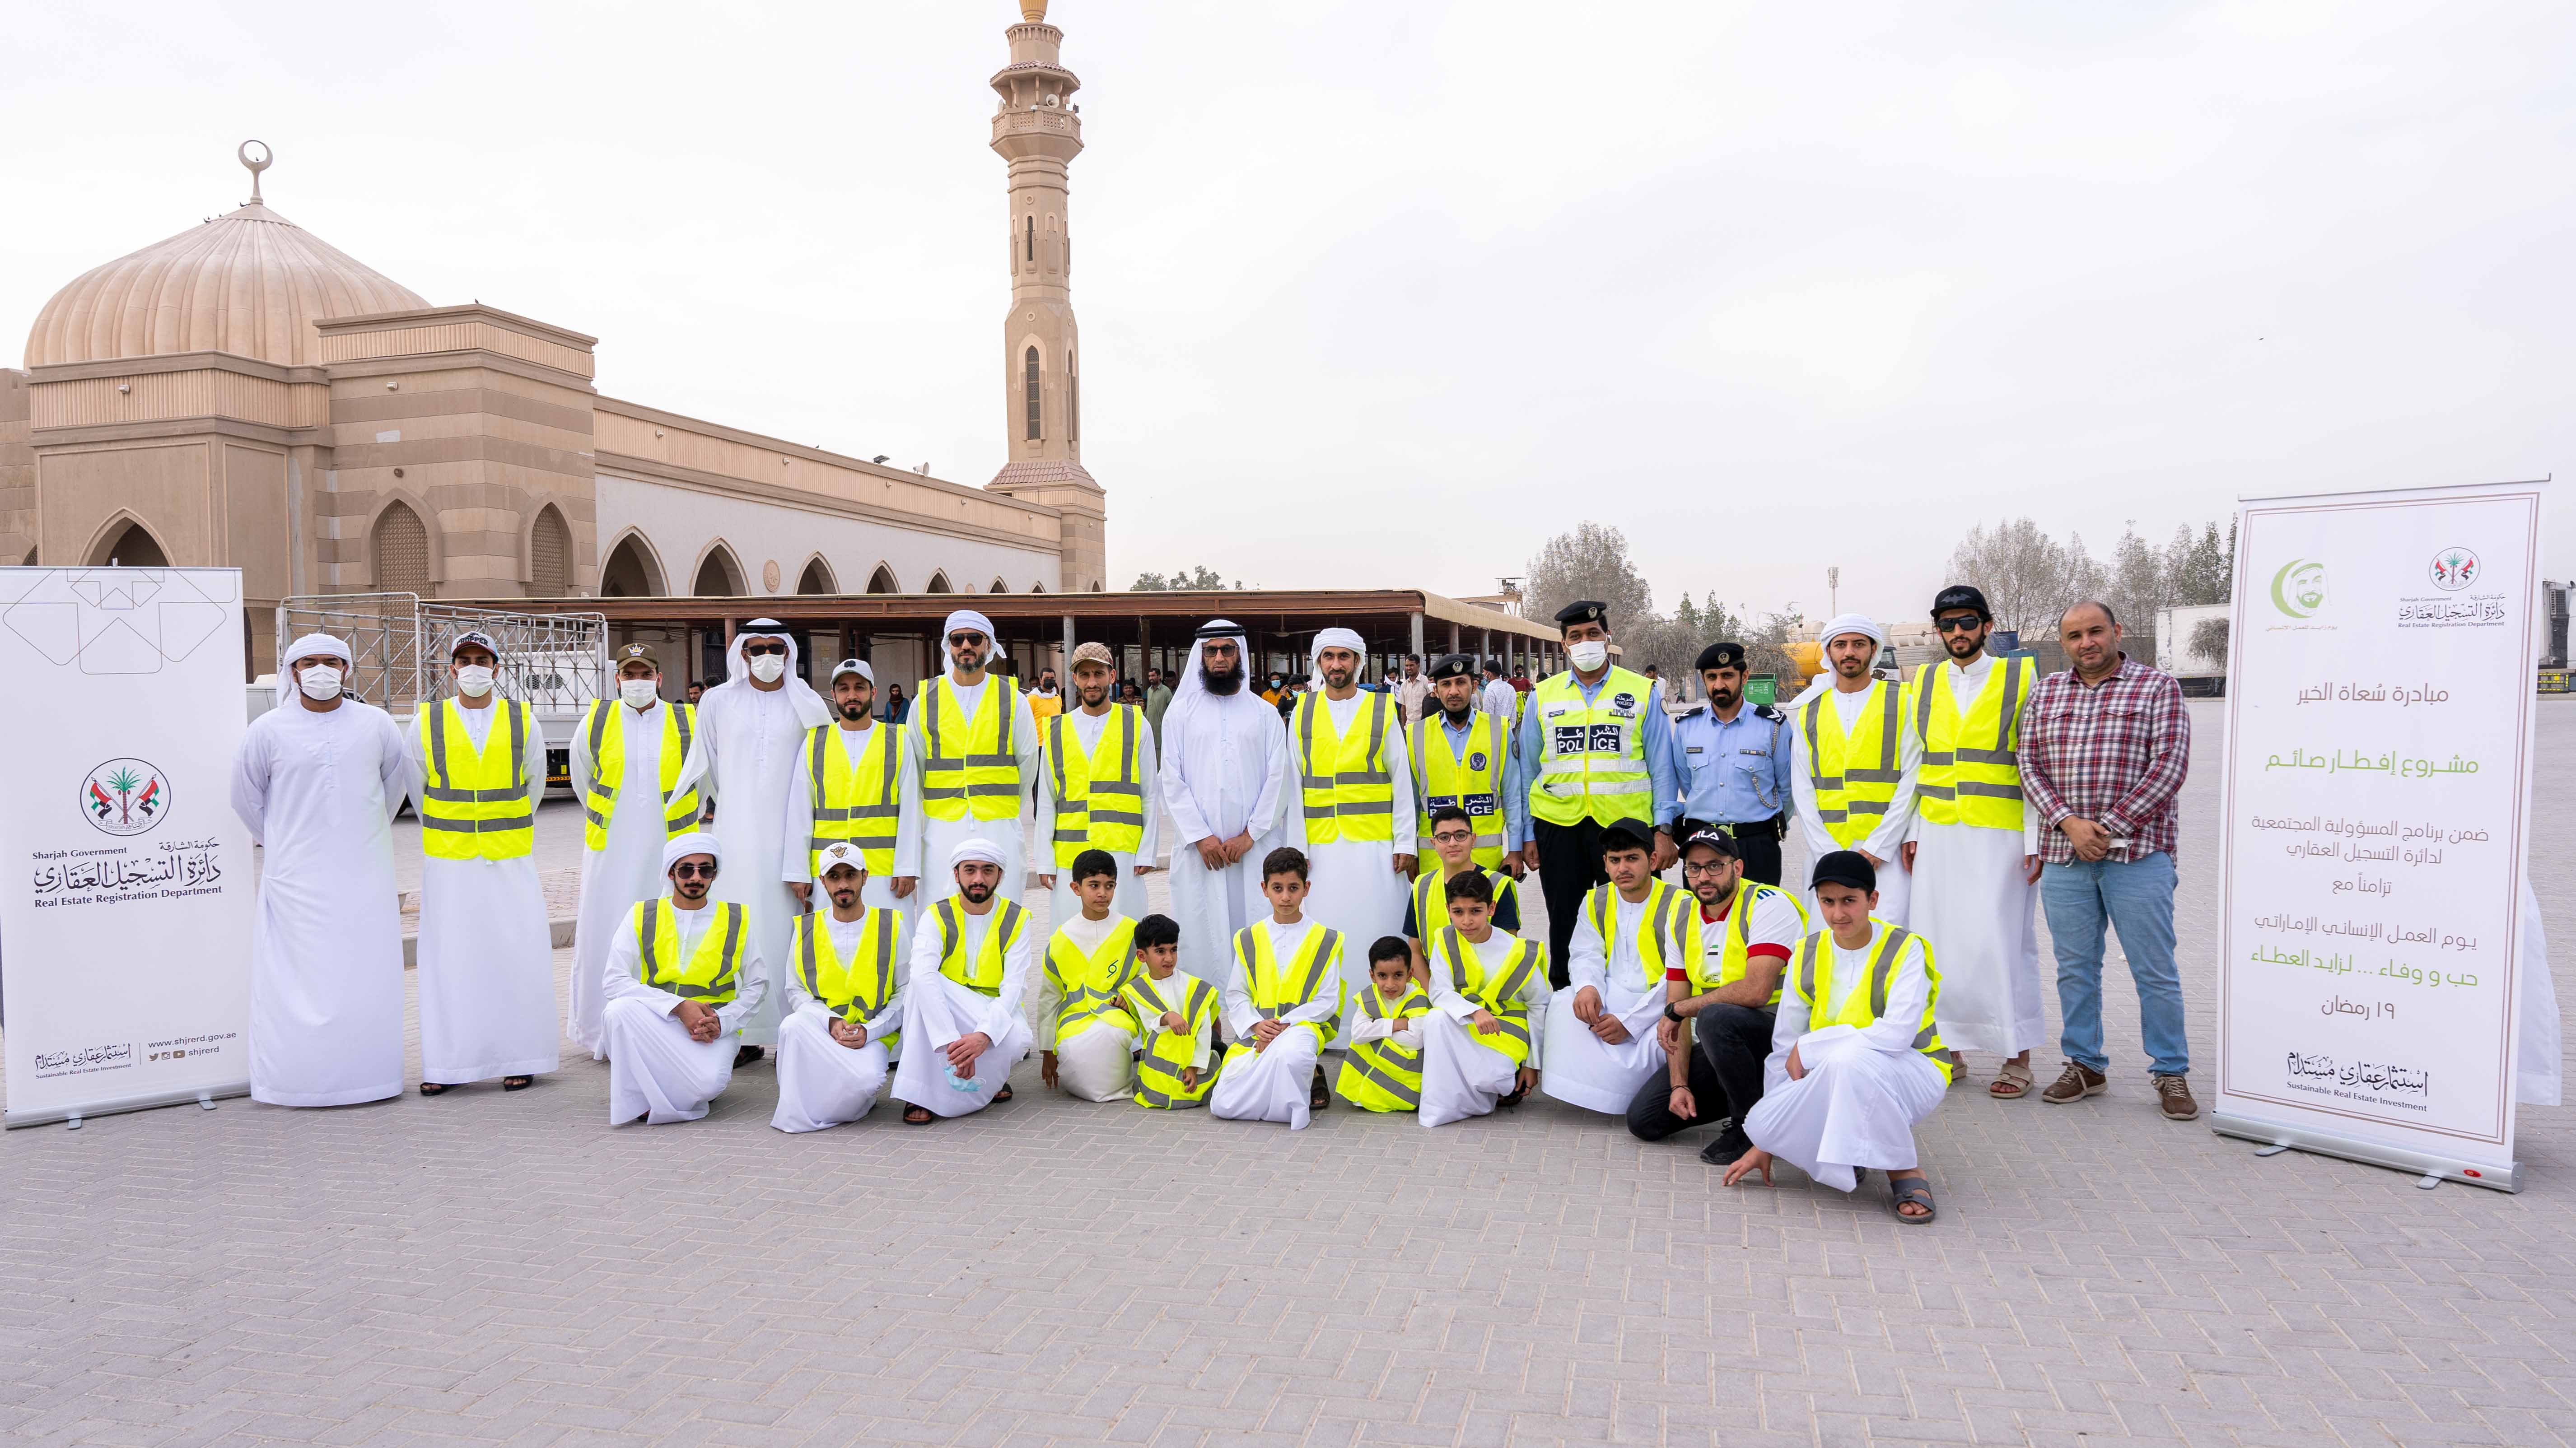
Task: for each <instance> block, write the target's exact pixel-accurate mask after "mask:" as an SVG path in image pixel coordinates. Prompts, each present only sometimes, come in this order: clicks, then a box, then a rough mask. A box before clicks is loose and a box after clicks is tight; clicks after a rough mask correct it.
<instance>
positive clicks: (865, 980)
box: [769, 840, 910, 1131]
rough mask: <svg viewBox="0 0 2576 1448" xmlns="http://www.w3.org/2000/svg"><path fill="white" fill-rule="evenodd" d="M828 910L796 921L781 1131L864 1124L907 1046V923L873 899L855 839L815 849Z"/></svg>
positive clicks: (788, 977) (781, 1072)
mask: <svg viewBox="0 0 2576 1448" xmlns="http://www.w3.org/2000/svg"><path fill="white" fill-rule="evenodd" d="M814 858H815V862H816V864H817V866H818V873H819V874H820V876H821V879H820V880H819V881H817V882H816V883H818V884H820V885H821V886H822V887H823V895H824V898H825V902H826V904H825V908H823V909H820V910H815V911H813V912H811V913H809V914H805V915H800V916H798V917H797V919H796V930H795V934H794V936H793V938H792V939H791V940H790V942H789V944H788V950H789V955H788V958H787V968H786V969H785V970H782V971H780V972H779V974H780V976H781V977H782V978H783V979H784V980H785V981H786V984H787V1011H786V1014H785V1015H783V1016H781V1017H780V1018H779V1021H778V1110H777V1112H776V1113H775V1114H774V1115H772V1116H771V1117H770V1118H769V1124H770V1125H772V1126H774V1127H776V1128H778V1129H779V1130H780V1131H821V1130H824V1129H825V1128H827V1127H834V1126H839V1125H841V1124H842V1123H843V1122H849V1121H856V1120H858V1119H859V1118H860V1117H862V1116H865V1115H867V1114H868V1109H869V1108H870V1107H872V1106H874V1105H876V1103H877V1093H878V1092H879V1091H881V1090H883V1089H885V1083H886V1076H887V1075H888V1074H889V1073H890V1072H891V1071H892V1070H893V1066H892V1061H893V1054H892V1053H893V1052H894V1051H896V1050H898V1049H900V1047H901V1045H902V1034H903V1033H902V1030H901V1027H902V1025H903V977H904V966H905V962H904V955H903V951H904V947H905V946H906V945H907V944H909V943H910V942H909V941H908V940H907V939H906V936H905V929H906V919H905V916H904V912H902V911H900V910H892V909H885V908H880V907H876V906H871V905H869V904H868V903H867V901H866V899H865V898H864V897H865V888H864V887H865V886H866V883H867V877H868V861H867V855H866V853H865V852H864V851H863V850H861V849H860V848H859V847H858V846H857V845H854V844H852V843H850V842H849V841H848V840H834V841H832V842H831V843H829V844H827V845H825V846H823V847H822V848H821V849H819V850H816V851H815V852H814Z"/></svg>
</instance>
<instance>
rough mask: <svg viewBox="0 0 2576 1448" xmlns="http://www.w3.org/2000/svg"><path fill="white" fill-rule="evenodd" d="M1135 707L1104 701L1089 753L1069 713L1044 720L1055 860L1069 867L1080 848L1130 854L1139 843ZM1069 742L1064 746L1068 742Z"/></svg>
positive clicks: (1141, 811)
mask: <svg viewBox="0 0 2576 1448" xmlns="http://www.w3.org/2000/svg"><path fill="white" fill-rule="evenodd" d="M1136 717H1137V711H1136V707H1135V706H1134V705H1132V704H1114V705H1112V706H1110V711H1109V717H1108V720H1107V721H1106V727H1104V728H1103V729H1102V730H1101V731H1100V744H1099V746H1098V747H1097V748H1095V749H1093V750H1092V751H1091V752H1089V753H1087V754H1086V753H1084V752H1083V749H1082V735H1081V733H1080V732H1079V731H1077V730H1076V729H1074V728H1073V727H1072V724H1073V716H1072V715H1070V714H1058V715H1056V716H1055V717H1054V718H1051V719H1049V720H1047V721H1046V735H1047V761H1048V764H1049V767H1051V768H1052V769H1053V770H1054V771H1055V863H1056V867H1057V868H1058V869H1071V868H1072V867H1073V857H1074V856H1076V855H1079V854H1081V853H1082V852H1083V851H1084V850H1107V851H1109V852H1110V853H1112V854H1125V855H1132V854H1134V853H1136V848H1137V846H1139V845H1142V844H1143V843H1144V842H1145V786H1144V784H1143V782H1142V776H1141V775H1140V774H1138V772H1137V757H1136V733H1137V731H1136ZM1068 746H1070V747H1068Z"/></svg>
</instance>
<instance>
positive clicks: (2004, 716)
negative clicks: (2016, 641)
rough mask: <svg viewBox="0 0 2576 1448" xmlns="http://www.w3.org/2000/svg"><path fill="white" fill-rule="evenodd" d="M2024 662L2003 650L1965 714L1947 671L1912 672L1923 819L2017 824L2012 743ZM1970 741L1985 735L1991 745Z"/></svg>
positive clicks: (2017, 760)
mask: <svg viewBox="0 0 2576 1448" xmlns="http://www.w3.org/2000/svg"><path fill="white" fill-rule="evenodd" d="M2022 663H2023V660H2022V658H2021V656H2020V655H2018V654H2008V655H2006V656H2005V657H2003V658H2002V659H2000V660H1998V661H1997V663H1996V666H1994V667H1990V668H1988V669H1987V670H1986V686H1985V687H1984V688H1983V689H1980V690H1978V691H1977V697H1976V698H1975V699H1974V700H1972V701H1971V702H1970V703H1969V705H1968V712H1967V713H1966V714H1965V715H1964V716H1963V715H1961V714H1960V712H1959V710H1958V708H1957V705H1956V702H1955V700H1956V696H1954V695H1953V694H1952V693H1951V692H1950V682H1951V681H1950V670H1949V669H1947V668H1945V667H1943V666H1942V665H1940V664H1938V663H1930V664H1925V665H1924V666H1923V667H1922V669H1921V670H1919V671H1918V672H1917V673H1916V674H1915V676H1914V733H1915V737H1916V738H1918V739H1920V740H1922V741H1923V767H1922V769H1921V771H1920V772H1919V773H1917V774H1916V776H1915V784H1914V794H1915V798H1916V800H1917V801H1918V803H1917V805H1916V808H1918V809H1920V810H1921V811H1922V812H1923V821H1924V823H1926V824H1935V825H1954V824H1968V825H1975V826H1977V827H1978V828H1980V829H1990V830H2018V829H2020V828H2021V810H2022V799H2021V752H2020V750H2019V748H2018V747H2017V746H2018V744H2019V742H2020V738H2021V706H2022V704H2023V702H2024V701H2026V700H2027V699H2028V698H2029V697H2030V690H2029V689H2028V688H2026V687H2024V686H2023V684H2022V677H2023V670H2022ZM1997 675H2001V676H2002V677H2001V679H2000V680H1998V678H1997V677H1996V676H1997ZM1998 683H2000V685H2001V687H1997V685H1998ZM1935 695H1938V696H1939V697H1938V698H1937V699H1936V698H1935V697H1934V696H1935ZM1968 740H1977V741H1980V742H1981V743H1982V742H1984V741H1989V740H1990V741H1992V744H1993V747H1992V748H1978V747H1975V746H1973V745H1970V744H1968V743H1966V742H1965V741H1968Z"/></svg>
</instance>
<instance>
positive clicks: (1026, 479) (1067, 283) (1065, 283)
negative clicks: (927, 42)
mask: <svg viewBox="0 0 2576 1448" xmlns="http://www.w3.org/2000/svg"><path fill="white" fill-rule="evenodd" d="M1046 10H1047V0H1020V15H1021V17H1022V19H1021V23H1020V24H1017V25H1014V26H1012V27H1011V28H1010V29H1009V30H1008V31H1006V32H1004V33H1005V34H1006V35H1007V36H1008V37H1009V38H1010V42H1011V63H1010V64H1008V65H1006V66H1004V67H1002V68H1001V69H1000V70H999V71H997V72H995V73H994V75H993V90H994V93H995V94H997V95H999V96H1000V97H1001V105H1000V106H999V107H998V108H997V109H996V110H995V111H994V112H993V149H994V150H995V151H996V152H999V153H1000V155H1001V157H1002V159H1003V160H1004V161H1006V162H1008V163H1009V164H1010V182H1011V210H1010V236H1009V241H1010V265H1011V310H1010V311H1009V313H1008V314H1006V315H1005V316H1004V317H1003V318H1002V421H1003V434H1002V435H1003V438H1004V440H1005V441H1004V446H1005V448H1006V449H1007V451H1006V452H1005V453H1004V454H1003V458H1004V461H1003V463H1002V470H1001V471H1000V472H998V473H995V474H994V475H993V481H991V482H989V483H987V484H985V485H984V486H985V487H987V488H989V489H991V490H992V491H994V492H997V493H1007V494H1009V495H1011V496H1012V497H1015V498H1024V499H1027V500H1028V501H1030V502H1033V503H1043V504H1045V505H1046V506H1048V507H1051V508H1055V509H1058V510H1059V511H1061V512H1062V513H1063V514H1064V535H1063V545H1062V546H1063V557H1064V570H1063V580H1064V581H1063V584H1062V587H1063V588H1064V589H1066V590H1070V591H1075V592H1090V591H1092V590H1095V589H1100V588H1104V587H1106V586H1107V582H1108V580H1107V578H1106V577H1105V575H1106V573H1107V571H1108V565H1109V558H1108V545H1107V542H1106V533H1107V523H1108V511H1109V510H1108V507H1107V504H1106V501H1105V496H1106V495H1105V494H1104V493H1103V492H1102V490H1101V487H1100V485H1099V484H1098V483H1095V482H1093V481H1092V480H1091V474H1090V473H1089V472H1087V471H1085V470H1084V468H1083V466H1082V337H1081V334H1080V332H1079V331H1077V330H1076V329H1075V327H1074V322H1073V287H1072V272H1073V232H1072V216H1073V213H1072V209H1071V208H1070V207H1069V206H1068V205H1067V197H1068V193H1067V189H1066V183H1065V168H1066V167H1067V166H1068V165H1069V164H1071V162H1072V161H1073V158H1074V157H1075V156H1078V155H1080V154H1081V153H1082V117H1081V115H1080V114H1079V113H1077V112H1076V110H1075V109H1074V105H1073V93H1074V92H1075V91H1076V90H1078V89H1080V88H1081V85H1082V82H1081V81H1080V80H1078V79H1076V78H1075V76H1074V74H1073V72H1072V71H1069V70H1066V69H1065V68H1064V67H1063V66H1062V65H1060V64H1058V63H1057V59H1056V49H1057V47H1058V46H1060V45H1062V44H1063V43H1064V32H1063V31H1061V30H1058V29H1056V28H1055V27H1054V26H1052V25H1049V24H1047V23H1046Z"/></svg>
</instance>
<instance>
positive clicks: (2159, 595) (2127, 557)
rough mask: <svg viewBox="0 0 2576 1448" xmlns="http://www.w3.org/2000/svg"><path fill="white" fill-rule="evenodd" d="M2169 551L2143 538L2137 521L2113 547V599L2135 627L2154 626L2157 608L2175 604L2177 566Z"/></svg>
mask: <svg viewBox="0 0 2576 1448" xmlns="http://www.w3.org/2000/svg"><path fill="white" fill-rule="evenodd" d="M2168 551H2169V550H2167V549H2162V548H2158V547H2156V546H2154V545H2153V544H2151V543H2149V542H2148V541H2147V540H2146V539H2144V538H2141V537H2139V536H2138V528H2137V524H2135V523H2134V522H2133V523H2131V524H2130V525H2129V526H2128V527H2127V528H2126V529H2125V530H2123V531H2122V532H2121V534H2120V541H2119V542H2118V543H2117V544H2116V545H2114V546H2113V547H2112V549H2111V569H2110V575H2111V576H2110V580H2109V587H2108V590H2107V592H2108V593H2109V602H2110V604H2111V607H2112V608H2113V609H2115V610H2117V611H2118V613H2119V615H2120V617H2121V618H2122V619H2124V620H2127V621H2128V623H2129V626H2130V627H2131V628H2134V629H2140V630H2145V629H2152V628H2154V627H2155V623H2156V610H2158V609H2161V608H2169V607H2171V606H2172V604H2173V569H2172V568H2171V566H2170V565H2169V563H2168V561H2167V556H2166V555H2167V553H2168Z"/></svg>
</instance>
